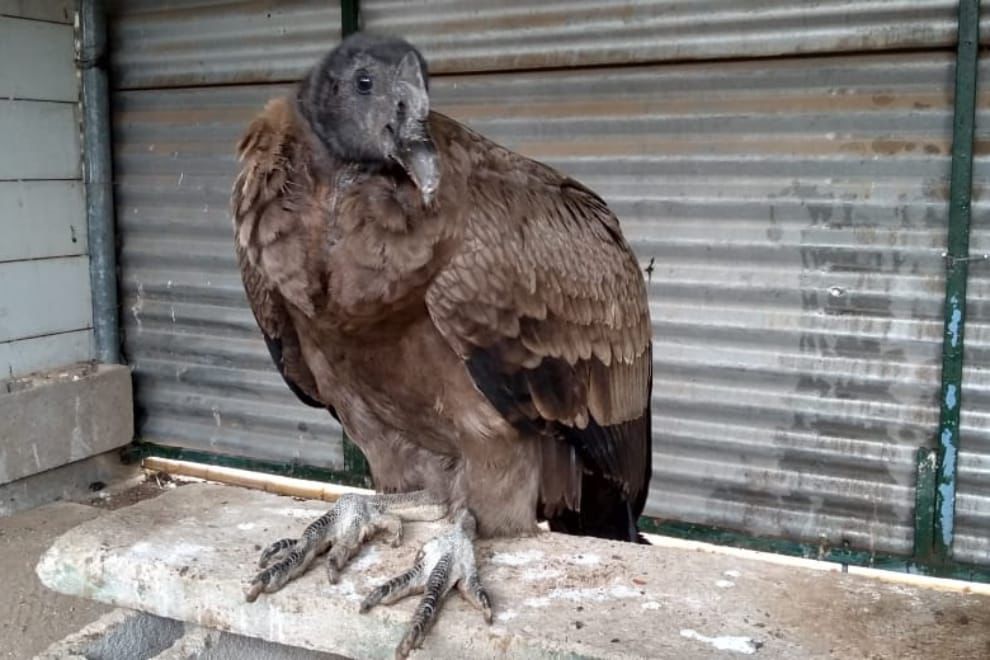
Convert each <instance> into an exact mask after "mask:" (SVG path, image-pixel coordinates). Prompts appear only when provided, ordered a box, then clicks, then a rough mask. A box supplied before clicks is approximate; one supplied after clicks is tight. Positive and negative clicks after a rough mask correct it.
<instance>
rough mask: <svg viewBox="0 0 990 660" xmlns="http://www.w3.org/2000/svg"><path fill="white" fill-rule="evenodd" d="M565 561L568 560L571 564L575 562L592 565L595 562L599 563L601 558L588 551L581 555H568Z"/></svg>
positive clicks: (581, 564) (580, 564)
mask: <svg viewBox="0 0 990 660" xmlns="http://www.w3.org/2000/svg"><path fill="white" fill-rule="evenodd" d="M567 561H569V562H570V563H572V564H577V565H579V566H594V565H596V564H600V563H601V561H602V558H601V557H599V556H598V555H596V554H594V553H592V552H589V553H586V554H583V555H575V556H573V557H568V559H567Z"/></svg>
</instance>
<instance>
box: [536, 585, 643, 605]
mask: <svg viewBox="0 0 990 660" xmlns="http://www.w3.org/2000/svg"><path fill="white" fill-rule="evenodd" d="M642 595H643V594H642V593H640V591H639V590H638V589H633V588H632V587H629V586H626V585H624V584H613V585H612V586H609V587H585V588H580V589H564V588H557V589H551V590H550V591H549V592H548V593H547V595H546V596H539V597H537V598H529V599H527V600H526V601H525V604H526V605H527V606H528V607H547V606H549V605H550V603H551V602H552V601H555V600H569V601H571V602H574V603H591V602H593V603H603V602H605V601H609V600H621V599H625V598H639V597H640V596H642Z"/></svg>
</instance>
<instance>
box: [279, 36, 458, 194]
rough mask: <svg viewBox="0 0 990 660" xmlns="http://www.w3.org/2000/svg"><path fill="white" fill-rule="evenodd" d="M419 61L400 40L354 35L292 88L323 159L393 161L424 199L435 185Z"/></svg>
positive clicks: (423, 64) (423, 63)
mask: <svg viewBox="0 0 990 660" xmlns="http://www.w3.org/2000/svg"><path fill="white" fill-rule="evenodd" d="M428 80H429V78H428V74H427V70H426V60H424V59H423V56H422V55H420V54H419V51H417V50H416V49H415V48H413V47H412V46H411V45H409V44H408V43H407V42H405V41H403V40H402V39H396V38H392V37H375V36H372V35H368V34H363V33H357V34H354V35H352V36H350V37H348V38H347V39H345V40H344V41H343V42H341V44H340V45H339V46H337V47H336V48H335V49H333V50H332V51H330V53H328V54H327V55H326V56H325V57H324V58H323V59H322V60H321V61H320V62H319V64H317V65H316V66H315V67H314V68H313V69H312V71H310V72H309V74H308V75H307V76H306V78H305V79H303V81H302V83H301V84H300V86H299V93H298V99H299V108H300V111H301V112H302V114H303V116H304V117H305V118H306V120H307V121H308V122H309V123H310V125H311V126H312V127H313V130H314V132H315V133H316V135H317V136H319V138H320V140H322V141H323V143H324V144H325V145H326V147H327V149H328V150H329V151H330V153H331V154H332V155H333V156H335V157H336V158H339V159H341V160H344V161H348V162H357V163H363V164H367V165H369V166H372V167H381V166H386V165H388V164H389V163H397V164H398V165H400V166H401V167H402V169H403V170H405V171H406V173H407V174H408V175H409V177H410V178H411V179H412V181H413V182H414V183H415V184H416V186H417V187H418V188H419V190H420V193H421V194H422V196H423V199H424V201H429V199H430V198H431V197H432V196H433V193H435V192H436V189H437V186H438V185H439V183H440V169H439V165H438V162H437V153H436V148H435V146H434V144H433V140H432V138H431V137H430V133H429V128H428V126H427V117H428V115H429V113H430V97H429V93H428Z"/></svg>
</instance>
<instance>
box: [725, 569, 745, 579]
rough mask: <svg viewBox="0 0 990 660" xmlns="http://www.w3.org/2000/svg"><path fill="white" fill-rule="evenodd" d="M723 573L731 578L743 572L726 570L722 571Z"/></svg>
mask: <svg viewBox="0 0 990 660" xmlns="http://www.w3.org/2000/svg"><path fill="white" fill-rule="evenodd" d="M722 575H724V576H726V577H730V578H737V577H739V576H740V575H742V573H740V572H739V571H725V572H723V573H722Z"/></svg>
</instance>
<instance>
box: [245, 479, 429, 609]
mask: <svg viewBox="0 0 990 660" xmlns="http://www.w3.org/2000/svg"><path fill="white" fill-rule="evenodd" d="M445 509H446V507H445V505H443V504H442V503H441V502H439V501H438V500H437V499H436V498H434V497H432V496H431V495H429V494H428V493H426V492H416V493H407V494H396V495H370V496H368V495H357V494H350V493H349V494H347V495H342V496H341V497H340V499H338V500H337V502H336V503H335V504H334V505H333V508H331V509H330V510H329V511H327V512H326V513H325V514H323V515H322V516H320V517H319V518H317V519H316V520H315V521H313V522H312V523H311V524H310V525H309V526H308V527H306V529H305V530H304V531H303V533H302V536H300V537H299V538H298V539H291V538H284V539H279V540H278V541H275V542H274V543H272V544H271V545H269V546H268V547H267V548H265V550H264V551H263V552H262V553H261V557H260V558H259V560H258V567H259V568H260V569H262V570H261V571H259V572H258V573H257V574H256V575H255V577H254V579H253V580H251V583H250V585H248V588H247V589H246V590H245V598H246V599H247V601H248V602H254V601H255V600H256V599H257V598H258V596H259V595H260V594H262V593H272V592H273V591H278V590H279V589H281V588H282V587H283V586H284V585H285V584H286V583H287V582H289V581H290V580H292V579H293V578H295V577H297V576H299V575H301V574H302V573H304V572H305V571H306V570H307V569H308V568H309V567H310V566H311V565H312V563H313V561H314V560H315V559H316V558H317V557H318V556H319V555H321V554H323V553H325V552H327V551H328V550H329V553H328V554H327V578H328V579H329V580H330V582H331V583H335V582H337V580H338V579H339V577H340V571H341V570H342V569H343V568H344V566H345V565H347V562H348V561H350V559H351V558H352V557H353V556H354V555H356V554H357V552H358V551H359V550H360V549H361V545H362V544H363V543H364V542H365V540H367V539H368V538H371V537H372V536H374V535H375V534H377V533H378V532H381V531H384V532H387V533H388V534H389V540H390V542H391V543H392V544H393V545H398V543H399V542H401V539H402V518H405V519H408V520H436V519H437V518H440V517H441V516H443V515H444V513H445Z"/></svg>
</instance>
